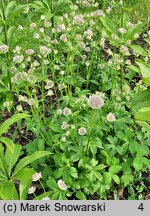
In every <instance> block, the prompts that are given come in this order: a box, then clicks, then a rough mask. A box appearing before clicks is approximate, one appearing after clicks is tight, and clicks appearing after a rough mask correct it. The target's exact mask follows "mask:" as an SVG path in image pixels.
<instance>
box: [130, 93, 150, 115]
mask: <svg viewBox="0 0 150 216" xmlns="http://www.w3.org/2000/svg"><path fill="white" fill-rule="evenodd" d="M148 106H150V89H147V90H144V91H142V92H139V93H137V94H136V95H135V96H134V98H133V101H132V108H133V109H134V110H135V111H137V110H139V109H140V108H143V107H148Z"/></svg>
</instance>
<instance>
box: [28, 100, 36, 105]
mask: <svg viewBox="0 0 150 216" xmlns="http://www.w3.org/2000/svg"><path fill="white" fill-rule="evenodd" d="M28 104H29V105H30V106H33V105H34V104H35V100H34V99H33V98H30V99H29V100H28Z"/></svg>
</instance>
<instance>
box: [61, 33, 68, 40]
mask: <svg viewBox="0 0 150 216" xmlns="http://www.w3.org/2000/svg"><path fill="white" fill-rule="evenodd" d="M60 40H61V41H63V42H67V41H68V38H67V36H66V34H62V35H60Z"/></svg>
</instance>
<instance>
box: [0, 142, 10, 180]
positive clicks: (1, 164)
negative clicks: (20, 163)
mask: <svg viewBox="0 0 150 216" xmlns="http://www.w3.org/2000/svg"><path fill="white" fill-rule="evenodd" d="M0 169H1V171H2V172H3V173H4V174H5V175H6V178H8V177H9V174H8V173H9V172H8V167H7V164H6V161H5V157H4V148H3V146H2V145H1V144H0Z"/></svg>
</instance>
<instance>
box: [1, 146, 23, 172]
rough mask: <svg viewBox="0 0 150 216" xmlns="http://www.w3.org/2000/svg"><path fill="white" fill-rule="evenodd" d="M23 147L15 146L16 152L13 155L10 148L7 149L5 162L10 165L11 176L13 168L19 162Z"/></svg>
mask: <svg viewBox="0 0 150 216" xmlns="http://www.w3.org/2000/svg"><path fill="white" fill-rule="evenodd" d="M21 149H22V147H21V145H17V144H16V145H14V152H13V153H12V152H11V151H10V149H9V148H7V149H6V152H5V160H6V163H7V165H8V170H9V175H10V174H11V171H12V168H13V166H14V165H15V163H16V162H17V160H18V158H19V156H20V152H21Z"/></svg>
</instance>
